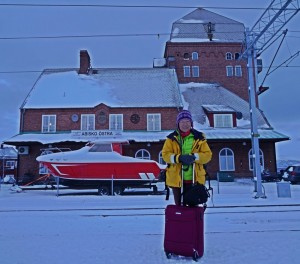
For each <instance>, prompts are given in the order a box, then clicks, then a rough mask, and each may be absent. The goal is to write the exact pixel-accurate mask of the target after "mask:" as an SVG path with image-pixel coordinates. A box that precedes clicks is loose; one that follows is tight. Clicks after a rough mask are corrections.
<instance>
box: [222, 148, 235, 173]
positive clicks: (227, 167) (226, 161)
mask: <svg viewBox="0 0 300 264" xmlns="http://www.w3.org/2000/svg"><path fill="white" fill-rule="evenodd" d="M219 167H220V171H234V170H235V165H234V154H233V151H232V150H231V149H229V148H223V149H221V151H220V153H219Z"/></svg>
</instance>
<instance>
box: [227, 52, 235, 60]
mask: <svg viewBox="0 0 300 264" xmlns="http://www.w3.org/2000/svg"><path fill="white" fill-rule="evenodd" d="M225 59H226V60H232V59H233V56H232V53H231V52H226V57H225Z"/></svg>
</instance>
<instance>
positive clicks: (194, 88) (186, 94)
mask: <svg viewBox="0 0 300 264" xmlns="http://www.w3.org/2000/svg"><path fill="white" fill-rule="evenodd" d="M179 87H180V91H181V96H182V101H183V104H184V109H188V110H190V111H191V113H192V115H193V120H194V124H196V125H198V127H197V126H195V128H199V129H207V128H208V127H209V124H208V120H207V116H206V114H205V112H204V108H209V109H210V110H211V111H213V110H215V111H217V110H218V111H221V110H222V111H224V112H228V111H230V112H233V111H234V112H236V113H238V112H239V113H240V115H241V119H239V120H237V126H238V127H239V128H250V111H249V103H248V102H246V101H245V100H243V99H241V98H240V97H239V96H237V95H236V94H234V93H232V92H230V91H229V90H227V89H225V88H224V87H222V86H220V85H219V84H213V83H187V84H180V85H179ZM203 107H204V108H203ZM225 110H226V111H225ZM256 114H257V125H258V127H259V128H264V129H266V128H270V126H269V124H268V123H267V122H266V120H265V118H264V116H263V115H262V113H261V112H260V111H259V109H256Z"/></svg>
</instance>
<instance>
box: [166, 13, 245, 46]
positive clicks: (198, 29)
mask: <svg viewBox="0 0 300 264" xmlns="http://www.w3.org/2000/svg"><path fill="white" fill-rule="evenodd" d="M208 23H211V25H212V27H213V31H212V33H213V41H214V42H243V41H244V39H245V36H244V32H245V27H244V24H243V23H240V22H237V21H235V20H233V19H230V18H227V17H224V16H221V15H218V14H216V13H213V12H210V11H207V10H205V9H203V8H198V9H196V10H194V11H193V12H191V13H189V14H187V15H186V16H184V17H183V18H181V19H179V20H177V21H176V22H174V23H173V26H172V33H171V37H170V41H171V42H208V41H210V40H209V38H208V36H207V26H208Z"/></svg>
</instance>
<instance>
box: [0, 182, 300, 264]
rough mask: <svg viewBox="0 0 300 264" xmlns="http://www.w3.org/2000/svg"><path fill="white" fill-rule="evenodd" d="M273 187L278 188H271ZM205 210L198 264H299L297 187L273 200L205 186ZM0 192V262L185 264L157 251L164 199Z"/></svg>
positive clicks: (134, 194) (272, 193) (268, 187)
mask: <svg viewBox="0 0 300 264" xmlns="http://www.w3.org/2000/svg"><path fill="white" fill-rule="evenodd" d="M279 184H280V183H279ZM212 185H213V187H214V196H213V202H212V200H210V201H209V203H208V208H207V210H206V213H205V252H204V256H203V257H202V258H201V259H200V260H199V263H208V264H214V263H218V264H220V263H222V264H227V263H228V264H229V263H230V264H232V263H251V264H252V263H257V264H260V263H262V264H267V263H272V264H276V263H289V264H290V263H299V261H300V251H299V238H300V224H299V222H300V210H299V209H300V185H291V186H290V187H291V198H287V197H278V192H277V183H264V184H263V186H264V188H265V192H266V196H267V198H266V199H263V198H259V199H254V198H253V196H254V195H255V193H254V192H253V191H254V185H253V183H252V182H226V183H223V182H222V183H220V185H219V186H218V184H217V182H215V181H213V182H212ZM10 188H11V185H10V184H2V185H1V190H0V263H1V264H15V263H18V264H36V263H43V264H48V263H55V264H60V263H73V264H77V263H80V264H81V263H85V264H89V263H93V264H94V263H132V264H135V263H137V264H139V263H143V264H147V263H149V264H150V263H151V264H153V263H155V264H158V263H170V264H171V263H193V260H192V259H191V258H184V257H178V256H173V257H172V258H171V259H167V258H166V256H165V254H164V251H163V237H164V208H165V207H166V205H167V204H170V203H172V202H173V197H172V196H170V200H169V201H166V200H165V195H153V194H149V192H147V191H144V192H141V191H140V190H133V191H130V190H129V191H127V192H126V193H125V195H123V196H106V197H104V196H98V195H97V194H96V191H94V190H91V191H80V192H79V191H76V190H60V191H59V194H60V195H59V196H56V193H57V192H56V190H50V189H48V190H23V191H22V192H20V193H17V192H13V191H11V190H10Z"/></svg>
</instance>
